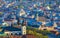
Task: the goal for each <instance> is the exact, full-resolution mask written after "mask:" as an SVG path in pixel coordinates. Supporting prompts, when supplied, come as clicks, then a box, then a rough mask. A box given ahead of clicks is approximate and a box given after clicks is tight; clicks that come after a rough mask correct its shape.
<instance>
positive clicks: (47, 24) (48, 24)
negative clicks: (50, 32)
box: [45, 22, 53, 26]
mask: <svg viewBox="0 0 60 38" xmlns="http://www.w3.org/2000/svg"><path fill="white" fill-rule="evenodd" d="M45 26H53V23H52V22H48V23H46V24H45Z"/></svg>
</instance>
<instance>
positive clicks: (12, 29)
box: [3, 26, 21, 31]
mask: <svg viewBox="0 0 60 38" xmlns="http://www.w3.org/2000/svg"><path fill="white" fill-rule="evenodd" d="M3 30H8V31H21V28H16V27H12V26H8V27H4V28H3Z"/></svg>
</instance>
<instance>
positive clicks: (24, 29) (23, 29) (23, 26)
mask: <svg viewBox="0 0 60 38" xmlns="http://www.w3.org/2000/svg"><path fill="white" fill-rule="evenodd" d="M26 24H27V22H26V21H25V20H23V22H22V27H21V30H22V35H26Z"/></svg>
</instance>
